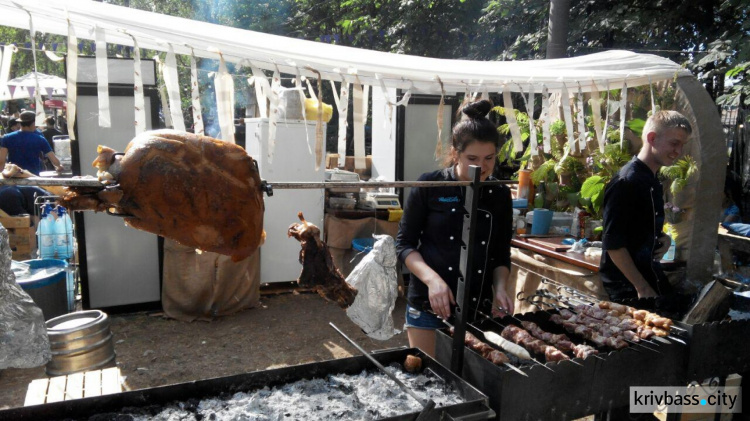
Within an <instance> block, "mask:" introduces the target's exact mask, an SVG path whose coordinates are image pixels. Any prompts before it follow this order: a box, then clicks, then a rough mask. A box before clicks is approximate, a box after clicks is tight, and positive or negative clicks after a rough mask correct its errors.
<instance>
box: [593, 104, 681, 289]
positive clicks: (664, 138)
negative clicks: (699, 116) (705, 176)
mask: <svg viewBox="0 0 750 421" xmlns="http://www.w3.org/2000/svg"><path fill="white" fill-rule="evenodd" d="M691 133H692V128H691V126H690V123H689V122H688V120H687V119H686V118H685V117H684V116H683V115H682V114H680V113H678V112H676V111H660V112H657V113H656V114H654V115H653V116H651V117H649V119H648V120H647V121H646V125H645V126H644V128H643V135H642V138H643V147H642V148H641V150H640V152H639V153H638V155H637V156H634V157H633V159H632V160H631V161H630V162H628V163H627V164H625V166H623V167H622V168H621V169H620V172H619V173H618V174H617V175H615V176H614V177H613V178H612V180H611V181H610V182H609V184H608V185H607V188H606V190H605V192H604V236H603V239H602V242H603V251H604V252H603V253H602V259H601V263H600V268H599V273H600V276H601V279H602V282H603V284H604V288H605V289H606V290H607V293H608V294H609V296H610V299H613V300H615V299H625V298H643V297H655V296H658V295H664V294H667V293H669V292H671V286H670V284H669V282H668V281H667V277H666V275H665V274H664V271H663V270H662V268H661V264H660V263H659V261H660V260H661V257H662V256H663V255H664V253H666V251H667V249H668V248H669V245H670V243H671V238H669V236H668V235H666V234H664V233H663V232H662V228H663V226H664V198H663V189H662V185H661V182H659V180H658V178H657V174H658V172H659V169H660V168H661V167H662V166H668V165H672V164H674V162H675V160H677V158H678V157H679V156H680V154H681V153H682V147H683V146H684V145H685V143H687V141H688V137H689V136H690V134H691Z"/></svg>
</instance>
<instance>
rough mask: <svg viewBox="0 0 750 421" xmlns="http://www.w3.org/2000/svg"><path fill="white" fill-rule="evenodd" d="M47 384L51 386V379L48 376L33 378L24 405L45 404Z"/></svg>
mask: <svg viewBox="0 0 750 421" xmlns="http://www.w3.org/2000/svg"><path fill="white" fill-rule="evenodd" d="M47 386H49V379H48V378H46V377H45V378H43V379H36V380H32V381H31V383H29V388H28V389H27V390H26V400H24V402H23V406H29V405H41V404H43V403H44V401H45V398H46V397H47Z"/></svg>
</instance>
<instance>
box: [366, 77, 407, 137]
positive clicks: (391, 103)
mask: <svg viewBox="0 0 750 421" xmlns="http://www.w3.org/2000/svg"><path fill="white" fill-rule="evenodd" d="M375 78H376V79H378V80H379V81H380V92H381V93H382V94H383V98H385V102H386V107H388V108H387V111H386V112H387V115H388V118H387V119H384V120H383V127H384V128H385V131H386V132H387V133H388V140H393V130H392V127H393V110H394V108H396V107H398V106H399V105H403V106H404V107H405V106H406V105H407V104H408V103H409V99H410V98H411V88H412V87H413V86H412V87H409V89H408V90H407V91H406V93H405V94H404V95H403V96H402V97H401V100H400V101H395V100H392V99H391V97H390V95H388V89H387V88H386V87H385V81H384V80H383V77H382V76H381V75H379V74H376V75H375Z"/></svg>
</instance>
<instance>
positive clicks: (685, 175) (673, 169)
mask: <svg viewBox="0 0 750 421" xmlns="http://www.w3.org/2000/svg"><path fill="white" fill-rule="evenodd" d="M697 172H698V163H697V162H695V159H693V157H691V156H690V155H685V156H684V157H682V158H680V159H678V160H677V162H675V163H674V165H670V166H668V167H661V170H660V171H659V174H660V175H661V176H662V177H663V178H664V179H666V180H670V181H671V184H670V186H669V191H670V192H672V195H676V194H677V193H679V192H680V190H682V189H683V188H684V187H685V186H686V185H687V183H688V181H689V180H690V177H691V176H692V175H693V174H695V173H697Z"/></svg>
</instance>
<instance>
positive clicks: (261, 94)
mask: <svg viewBox="0 0 750 421" xmlns="http://www.w3.org/2000/svg"><path fill="white" fill-rule="evenodd" d="M250 70H252V71H253V81H254V84H255V99H256V100H257V101H258V113H259V114H260V116H261V118H263V117H268V102H267V101H268V98H269V96H270V95H271V84H270V83H268V79H266V74H265V73H263V70H260V69H259V68H258V67H256V66H253V64H252V63H250Z"/></svg>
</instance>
